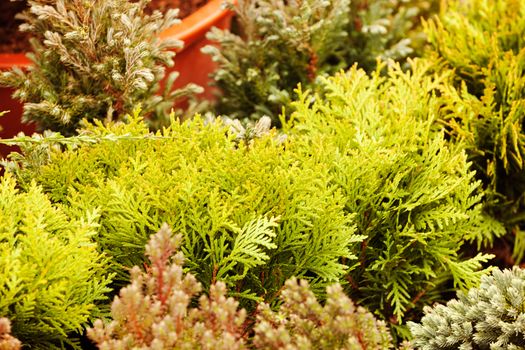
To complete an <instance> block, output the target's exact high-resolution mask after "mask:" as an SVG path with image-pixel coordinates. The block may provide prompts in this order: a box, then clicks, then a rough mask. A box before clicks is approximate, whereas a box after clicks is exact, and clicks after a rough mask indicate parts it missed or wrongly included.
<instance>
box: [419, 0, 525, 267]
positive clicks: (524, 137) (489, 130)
mask: <svg viewBox="0 0 525 350" xmlns="http://www.w3.org/2000/svg"><path fill="white" fill-rule="evenodd" d="M447 3H448V6H447V7H446V8H445V9H444V11H443V12H442V13H441V15H440V16H439V17H438V18H435V19H433V20H431V21H429V22H428V23H425V27H426V32H427V34H428V37H429V40H430V42H431V44H432V47H433V50H432V54H433V55H432V59H435V58H436V57H440V58H442V59H443V60H444V62H445V64H446V67H448V68H453V69H455V83H456V88H457V89H458V90H455V89H450V90H448V91H444V92H443V96H444V97H446V98H447V103H448V105H449V109H450V111H449V114H448V115H447V116H446V117H444V118H443V120H444V121H445V123H447V124H448V127H449V131H450V134H451V136H452V139H455V140H460V141H466V145H467V148H468V152H469V158H470V159H471V160H472V161H473V163H474V169H475V170H476V171H477V176H478V178H480V179H482V180H483V182H484V184H485V186H486V188H487V189H488V190H489V191H490V192H491V196H490V197H489V198H488V200H489V201H490V205H488V206H487V209H488V210H490V211H491V212H493V213H495V215H497V217H498V218H500V219H501V220H503V221H504V222H505V223H506V224H507V225H508V227H509V229H510V230H512V231H514V233H515V234H516V245H515V252H514V253H515V254H514V256H515V258H517V259H518V260H520V259H521V258H522V257H523V252H524V251H525V234H523V233H522V232H521V230H522V229H523V225H524V223H525V221H524V217H525V216H524V215H525V210H524V209H525V196H524V193H525V173H524V166H525V161H524V157H525V132H524V130H523V123H524V121H525V40H524V38H525V2H524V1H521V0H470V1H459V0H451V1H448V2H447Z"/></svg>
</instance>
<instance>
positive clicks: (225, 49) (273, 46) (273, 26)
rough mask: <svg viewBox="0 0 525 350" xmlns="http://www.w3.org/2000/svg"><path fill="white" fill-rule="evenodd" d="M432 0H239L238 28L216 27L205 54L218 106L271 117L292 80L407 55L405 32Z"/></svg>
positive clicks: (286, 98)
mask: <svg viewBox="0 0 525 350" xmlns="http://www.w3.org/2000/svg"><path fill="white" fill-rule="evenodd" d="M432 3H435V1H434V0H430V1H427V0H414V1H408V2H407V1H402V0H394V1H392V0H378V1H365V0H359V1H349V0H331V1H314V0H302V1H286V0H240V1H238V5H237V6H236V11H237V18H238V23H239V27H240V33H239V34H234V33H231V32H229V31H223V30H219V29H214V30H212V31H211V32H210V33H209V34H208V37H209V38H210V39H211V40H213V41H215V42H217V43H218V47H214V46H208V47H206V48H205V50H204V51H205V52H206V53H209V54H211V55H212V57H213V59H214V60H215V61H216V62H218V64H219V69H218V70H217V71H216V72H215V73H214V74H213V75H214V79H215V82H216V85H217V86H218V87H219V88H220V89H221V91H222V96H221V97H220V99H219V103H218V106H217V109H218V112H219V113H221V114H226V115H228V116H230V117H233V118H240V119H252V120H253V119H255V120H256V119H259V118H261V117H262V116H264V115H267V116H270V117H271V118H272V121H273V122H274V123H279V118H278V116H279V114H280V113H281V109H282V107H283V106H287V105H288V104H289V102H290V101H291V100H292V99H294V96H293V90H294V89H295V87H296V86H297V84H298V83H301V84H302V85H303V86H309V85H311V84H313V83H314V82H315V79H316V77H317V76H318V75H321V74H324V73H328V74H330V73H333V72H336V71H337V70H339V69H341V68H345V67H349V66H351V65H352V64H353V63H354V62H359V64H360V65H363V66H364V67H366V68H368V69H374V67H375V63H376V59H377V58H383V59H389V58H393V59H402V58H405V57H406V56H407V55H409V54H411V53H412V51H413V50H412V48H411V45H412V40H413V39H411V38H410V37H409V34H408V33H409V32H411V31H412V30H413V28H414V27H415V26H416V25H417V23H418V20H416V17H417V15H418V14H420V13H421V12H422V11H428V8H430V6H431V4H432Z"/></svg>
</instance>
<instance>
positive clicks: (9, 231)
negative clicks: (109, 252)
mask: <svg viewBox="0 0 525 350" xmlns="http://www.w3.org/2000/svg"><path fill="white" fill-rule="evenodd" d="M0 223H1V224H0V314H1V315H3V316H5V317H7V318H8V319H9V320H10V321H11V331H12V334H13V336H15V337H16V338H18V339H20V340H21V341H22V342H23V343H24V344H27V345H28V346H30V347H31V348H32V349H42V350H44V349H62V348H63V347H64V346H66V345H67V346H71V347H72V348H74V349H75V348H80V347H79V344H78V341H77V340H75V338H74V337H73V335H74V334H77V335H78V334H81V333H82V330H83V327H84V326H85V325H86V324H87V323H88V321H89V320H90V319H91V317H95V316H100V315H101V312H102V310H101V308H100V307H99V304H100V302H101V301H103V300H104V299H105V293H107V292H108V290H109V288H108V284H109V282H110V280H109V277H110V276H108V275H107V272H106V264H107V259H106V258H104V257H103V256H102V255H101V254H100V253H98V252H97V249H96V246H95V244H94V243H93V242H92V238H93V236H95V235H96V229H97V215H96V213H94V212H93V213H91V214H88V215H87V216H84V217H82V218H78V219H77V218H70V217H69V216H68V215H66V213H65V212H64V211H63V210H61V209H60V208H57V207H55V206H53V205H52V204H51V202H50V201H49V199H48V198H47V196H46V195H45V194H43V193H42V191H41V189H40V188H39V187H37V186H36V185H34V184H33V185H31V186H30V187H29V188H28V190H27V192H18V190H17V189H16V183H15V181H14V180H13V179H12V177H10V176H7V177H3V178H2V179H1V180H0ZM0 323H1V324H2V325H3V327H2V326H0V329H3V330H4V331H3V332H0V334H4V335H2V336H1V337H3V339H4V340H5V339H7V338H6V335H5V333H8V330H9V327H8V328H6V323H5V321H2V322H0ZM70 336H71V337H70ZM0 339H1V338H0ZM6 341H7V340H6ZM7 342H9V343H13V340H9V341H7Z"/></svg>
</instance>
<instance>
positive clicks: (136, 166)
mask: <svg viewBox="0 0 525 350" xmlns="http://www.w3.org/2000/svg"><path fill="white" fill-rule="evenodd" d="M226 132H227V129H226V128H225V127H224V126H222V125H221V124H220V123H212V124H209V125H203V122H202V120H201V119H199V118H197V119H196V120H194V121H191V122H186V123H184V124H178V123H176V122H173V123H172V125H171V126H170V127H168V128H166V129H164V130H163V131H162V132H159V133H158V134H155V135H152V134H148V132H147V129H146V126H145V125H144V124H143V123H142V122H139V121H138V120H136V119H135V120H132V121H131V123H130V124H129V125H123V124H117V125H113V126H108V127H107V128H103V127H92V128H90V129H89V130H87V131H86V132H85V134H84V135H81V136H79V137H75V138H70V139H63V140H62V141H67V142H69V144H71V143H75V142H76V143H77V144H79V145H76V146H69V147H68V148H69V149H68V150H66V151H64V152H62V151H60V150H57V148H56V147H50V148H49V149H47V150H46V149H45V145H46V144H48V143H50V144H52V145H53V144H55V145H56V141H57V140H58V139H57V137H56V136H49V137H48V138H44V139H40V140H38V139H35V140H34V141H33V142H34V143H35V146H33V147H31V148H27V147H26V148H25V151H26V156H25V158H23V159H22V163H21V164H22V165H21V166H22V167H23V168H22V169H19V170H16V169H15V171H16V172H17V174H18V176H19V178H20V180H21V183H22V187H24V188H25V187H27V186H28V185H29V183H30V181H33V180H34V181H36V182H37V183H39V184H41V185H42V186H43V188H44V189H45V191H46V192H47V193H49V196H50V198H51V199H52V200H53V201H55V202H59V203H62V204H63V205H64V206H65V207H66V208H67V209H66V210H67V211H68V212H70V213H72V214H74V215H77V213H82V212H84V211H86V210H90V209H92V208H99V210H100V214H101V220H100V223H101V227H100V230H99V232H100V234H99V235H98V236H97V237H96V239H97V241H98V242H99V244H100V247H101V249H103V251H104V252H106V253H108V254H109V255H111V256H112V257H113V258H114V260H115V262H116V263H117V264H118V265H117V266H114V268H117V269H118V271H119V273H120V281H127V278H128V277H127V274H126V270H124V269H122V268H121V267H127V268H131V267H132V266H134V265H138V266H140V265H142V262H143V250H144V245H145V243H146V241H147V239H148V237H149V235H150V234H152V233H154V232H156V231H157V230H158V229H159V227H160V225H161V223H162V222H168V223H169V224H170V225H171V226H172V227H173V228H174V230H176V231H177V232H180V233H181V234H182V235H183V237H184V244H183V247H182V249H183V252H184V254H185V256H186V258H187V266H188V268H189V270H190V271H191V272H192V273H194V274H195V275H196V276H197V278H198V279H199V280H200V281H201V282H202V284H203V285H204V288H205V289H208V288H209V286H210V285H211V284H212V283H213V282H215V281H224V282H225V283H226V284H227V286H228V287H229V289H230V290H232V293H233V294H235V295H239V296H241V297H242V298H248V299H256V300H260V299H264V300H266V301H269V302H271V301H273V300H274V299H275V297H276V293H277V292H278V290H279V289H280V288H281V286H282V285H283V284H284V281H285V280H286V279H287V278H289V277H291V276H298V277H300V278H305V279H308V280H309V281H310V282H311V284H312V286H313V287H314V288H320V287H323V286H324V285H326V283H328V282H336V281H338V280H339V279H340V278H341V277H342V276H343V275H344V274H345V273H346V271H347V269H348V267H349V266H351V265H353V264H354V263H355V261H354V260H355V256H353V255H352V254H351V253H350V250H351V248H352V247H353V246H354V245H355V244H356V243H357V242H359V241H361V240H362V237H359V236H357V235H355V234H354V231H355V228H354V226H353V223H352V215H351V214H350V213H345V212H344V210H343V203H344V202H345V200H344V198H343V197H342V195H341V192H340V191H339V190H338V189H337V188H336V186H334V185H332V184H330V182H331V176H330V175H329V174H328V167H327V166H326V164H324V163H320V162H317V161H312V160H310V157H309V156H306V157H305V158H304V159H302V160H300V161H299V160H298V159H297V155H296V154H293V153H292V152H290V151H288V150H287V149H286V146H285V144H284V145H283V144H280V143H279V142H278V140H275V139H274V136H275V135H274V133H270V134H268V135H266V136H263V137H261V138H259V139H257V140H256V142H251V143H244V142H238V141H237V140H236V139H235V135H233V134H232V135H230V136H227V135H226ZM91 143H94V144H91ZM42 147H43V148H42ZM42 163H44V165H42ZM45 163H47V164H45ZM26 180H27V182H26ZM341 259H343V260H341ZM241 301H242V302H243V303H246V302H247V299H241Z"/></svg>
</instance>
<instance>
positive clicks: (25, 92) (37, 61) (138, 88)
mask: <svg viewBox="0 0 525 350" xmlns="http://www.w3.org/2000/svg"><path fill="white" fill-rule="evenodd" d="M27 2H28V5H29V9H28V10H27V11H26V12H25V13H24V14H23V18H24V21H25V22H24V24H23V25H22V26H21V30H23V31H26V32H30V33H31V35H32V37H33V41H32V46H33V53H32V54H31V55H30V58H31V59H32V61H33V66H32V67H30V68H28V71H22V70H20V69H14V70H12V71H9V72H5V73H3V74H2V75H0V84H1V85H4V86H9V87H13V88H15V89H16V92H15V94H14V97H16V98H18V99H20V100H21V101H22V102H23V103H24V115H23V117H24V119H25V121H27V122H30V121H35V122H38V126H39V127H40V128H41V129H42V130H45V129H52V130H56V131H60V132H62V133H63V134H73V133H75V130H76V129H77V128H78V126H79V122H80V121H81V120H82V119H87V120H93V119H110V120H111V119H114V118H119V117H121V116H123V115H124V114H125V113H127V112H131V110H132V109H133V108H134V107H135V105H137V104H138V103H141V104H142V106H143V108H144V110H145V112H146V113H148V114H150V113H152V114H153V115H152V118H153V119H158V118H162V115H163V114H165V112H166V111H169V109H170V108H171V107H172V103H173V100H174V99H175V98H177V97H178V96H180V94H184V93H186V92H189V91H190V90H192V91H193V90H195V91H196V87H194V86H188V87H187V89H186V90H187V91H186V90H178V91H170V90H171V87H172V83H173V81H174V79H175V77H176V74H175V73H173V74H172V75H171V77H170V78H169V79H168V80H167V83H166V86H165V90H164V92H163V94H162V96H160V95H155V94H156V92H157V91H158V90H159V82H160V80H162V78H163V77H164V76H165V69H166V67H167V66H172V65H173V56H174V55H175V53H174V51H173V49H175V48H178V47H181V45H182V43H181V42H180V41H176V40H163V41H161V40H160V38H159V37H158V34H159V33H160V32H161V31H162V30H164V29H166V28H167V27H169V26H172V25H174V24H176V23H177V22H178V19H177V18H176V15H177V11H176V10H169V11H167V13H166V14H165V15H162V14H161V13H159V12H155V13H153V14H152V15H146V14H145V13H144V8H145V6H146V4H147V2H148V0H140V1H135V2H131V1H128V0H95V1H84V0H58V1H54V2H50V1H46V0H27Z"/></svg>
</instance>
